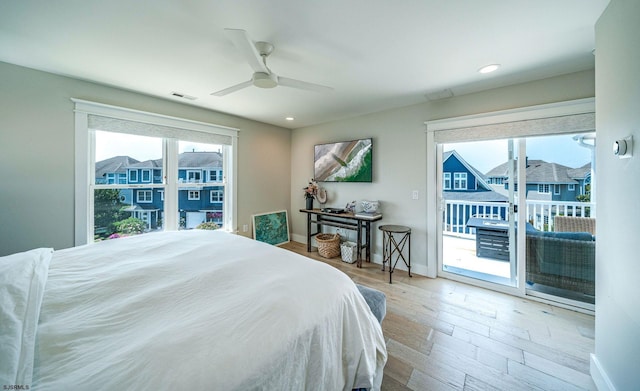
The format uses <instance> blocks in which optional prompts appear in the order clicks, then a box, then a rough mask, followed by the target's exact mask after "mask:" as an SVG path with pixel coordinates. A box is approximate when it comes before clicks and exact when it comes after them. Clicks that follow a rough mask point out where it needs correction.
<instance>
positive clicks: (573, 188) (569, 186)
mask: <svg viewBox="0 0 640 391" xmlns="http://www.w3.org/2000/svg"><path fill="white" fill-rule="evenodd" d="M567 190H568V191H576V185H575V184H574V183H572V184H568V185H567Z"/></svg>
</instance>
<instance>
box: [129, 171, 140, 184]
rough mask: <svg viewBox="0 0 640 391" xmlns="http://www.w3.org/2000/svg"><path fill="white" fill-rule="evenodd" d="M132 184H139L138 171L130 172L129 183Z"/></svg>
mask: <svg viewBox="0 0 640 391" xmlns="http://www.w3.org/2000/svg"><path fill="white" fill-rule="evenodd" d="M133 174H135V177H136V178H135V179H133V177H134V175H133ZM131 182H136V183H137V182H138V170H129V183H131Z"/></svg>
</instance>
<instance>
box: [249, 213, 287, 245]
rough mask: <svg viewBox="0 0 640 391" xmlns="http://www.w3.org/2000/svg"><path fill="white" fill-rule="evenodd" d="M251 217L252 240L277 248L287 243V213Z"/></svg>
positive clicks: (262, 214)
mask: <svg viewBox="0 0 640 391" xmlns="http://www.w3.org/2000/svg"><path fill="white" fill-rule="evenodd" d="M252 217H253V238H254V239H255V240H257V241H260V242H265V243H269V244H273V245H274V246H278V245H280V244H284V243H287V242H289V219H288V218H287V211H286V210H280V211H276V212H267V213H261V214H255V215H253V216H252Z"/></svg>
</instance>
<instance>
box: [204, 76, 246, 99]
mask: <svg viewBox="0 0 640 391" xmlns="http://www.w3.org/2000/svg"><path fill="white" fill-rule="evenodd" d="M251 84H253V80H247V81H245V82H244V83H240V84H236V85H235V86H231V87H229V88H225V89H224V90H220V91H217V92H214V93H212V94H211V95H214V96H225V95H228V94H230V93H232V92H236V91H238V90H241V89H243V88H246V87H249V86H250V85H251Z"/></svg>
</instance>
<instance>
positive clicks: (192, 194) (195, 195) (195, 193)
mask: <svg viewBox="0 0 640 391" xmlns="http://www.w3.org/2000/svg"><path fill="white" fill-rule="evenodd" d="M187 198H188V199H189V201H195V200H199V199H200V190H189V195H188V196H187Z"/></svg>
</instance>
